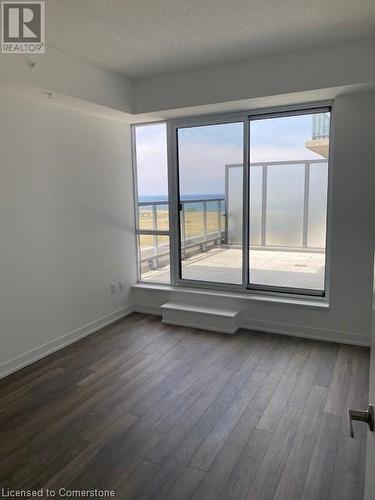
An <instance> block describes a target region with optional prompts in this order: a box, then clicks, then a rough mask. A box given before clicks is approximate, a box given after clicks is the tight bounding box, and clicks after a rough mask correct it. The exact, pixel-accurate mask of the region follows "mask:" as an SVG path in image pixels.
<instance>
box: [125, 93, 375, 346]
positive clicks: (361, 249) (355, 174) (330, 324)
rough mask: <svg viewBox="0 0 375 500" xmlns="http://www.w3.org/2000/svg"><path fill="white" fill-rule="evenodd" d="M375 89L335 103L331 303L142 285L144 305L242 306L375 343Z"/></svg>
mask: <svg viewBox="0 0 375 500" xmlns="http://www.w3.org/2000/svg"><path fill="white" fill-rule="evenodd" d="M374 138H375V93H374V92H364V93H357V94H353V95H343V96H340V97H338V98H337V99H336V102H335V106H334V134H333V141H332V155H333V162H332V168H333V171H332V173H333V176H332V199H331V209H332V231H331V240H330V241H331V253H330V276H329V278H330V290H329V291H330V297H329V300H330V308H329V309H327V310H325V309H321V308H319V309H317V308H313V307H301V306H297V305H288V304H285V303H284V304H271V303H269V302H264V301H252V300H249V299H248V298H243V299H242V298H238V297H236V298H228V297H225V296H219V297H217V296H216V297H213V296H212V295H210V294H207V293H204V294H199V293H197V292H193V291H189V292H185V291H181V292H178V291H173V292H171V291H164V292H163V291H150V290H149V289H147V288H135V289H134V290H133V301H134V304H135V308H136V309H137V310H139V311H149V312H159V306H160V305H161V304H162V303H164V302H166V301H168V300H171V299H173V300H174V301H176V300H181V301H183V302H187V303H195V304H205V305H215V306H218V307H220V306H222V307H228V306H230V305H233V306H236V307H237V306H238V307H239V308H240V309H241V311H242V319H241V325H242V326H246V327H249V328H259V329H264V330H268V331H276V332H284V333H290V334H296V335H306V336H311V337H318V338H327V339H332V340H338V341H349V342H355V343H359V344H369V342H370V324H371V307H372V264H373V262H372V259H373V250H374V244H375V196H374V188H375V140H374Z"/></svg>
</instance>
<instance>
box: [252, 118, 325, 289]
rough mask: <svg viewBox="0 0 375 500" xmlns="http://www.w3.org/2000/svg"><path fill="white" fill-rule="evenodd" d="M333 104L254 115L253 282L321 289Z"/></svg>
mask: <svg viewBox="0 0 375 500" xmlns="http://www.w3.org/2000/svg"><path fill="white" fill-rule="evenodd" d="M329 122H330V113H329V109H326V110H316V111H314V112H302V113H301V112H300V113H297V114H292V113H287V114H279V115H273V116H267V115H266V116H260V117H254V118H252V119H251V120H250V176H249V179H250V188H249V191H250V203H249V214H250V224H249V233H250V236H249V241H250V246H249V286H250V287H252V288H258V289H266V290H280V291H292V292H295V293H301V292H302V293H310V294H313V295H317V294H318V295H322V294H323V293H324V289H325V286H324V284H325V261H326V258H325V247H326V218H327V191H328V155H329V128H330V127H329Z"/></svg>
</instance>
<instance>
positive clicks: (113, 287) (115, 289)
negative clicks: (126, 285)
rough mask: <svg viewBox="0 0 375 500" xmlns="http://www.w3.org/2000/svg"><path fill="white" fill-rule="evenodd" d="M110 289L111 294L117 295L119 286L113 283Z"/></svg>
mask: <svg viewBox="0 0 375 500" xmlns="http://www.w3.org/2000/svg"><path fill="white" fill-rule="evenodd" d="M110 289H111V293H112V294H113V293H116V292H117V285H116V283H111V284H110Z"/></svg>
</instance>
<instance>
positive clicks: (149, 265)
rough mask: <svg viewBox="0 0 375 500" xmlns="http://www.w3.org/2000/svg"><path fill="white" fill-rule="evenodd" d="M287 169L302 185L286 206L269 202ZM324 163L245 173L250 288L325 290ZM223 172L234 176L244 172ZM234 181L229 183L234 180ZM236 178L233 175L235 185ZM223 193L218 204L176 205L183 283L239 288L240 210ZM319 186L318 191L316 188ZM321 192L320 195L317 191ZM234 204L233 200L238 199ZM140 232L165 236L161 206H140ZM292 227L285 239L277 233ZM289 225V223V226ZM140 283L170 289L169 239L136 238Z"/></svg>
mask: <svg viewBox="0 0 375 500" xmlns="http://www.w3.org/2000/svg"><path fill="white" fill-rule="evenodd" d="M291 166H292V167H294V168H293V172H295V173H300V174H301V175H300V176H299V177H300V178H301V182H299V183H298V185H296V186H291V187H288V188H287V189H289V190H290V196H291V204H290V206H282V205H280V203H279V204H278V202H275V199H274V194H273V191H272V178H273V176H275V173H278V172H280V170H279V169H288V168H290V167H291ZM327 166H328V164H327V162H326V161H324V160H300V161H291V162H269V163H254V164H251V165H250V184H251V189H250V198H251V199H250V204H251V207H252V210H251V217H250V238H249V239H250V254H249V259H250V266H249V267H250V281H251V282H253V283H261V284H262V285H270V286H271V285H272V286H280V287H291V288H306V289H311V290H324V269H325V218H326V198H324V197H323V198H322V197H321V196H320V197H319V196H318V195H317V193H318V192H319V193H320V192H324V191H326V185H327V177H328V176H327ZM227 168H230V169H231V172H235V171H236V170H235V169H237V174H238V173H239V174H240V173H241V172H242V165H230V166H227ZM233 177H234V176H233ZM238 177H239V176H238V175H237V178H238ZM227 179H228V183H229V185H228V186H227V187H226V194H225V195H224V196H221V197H213V196H212V197H205V198H203V197H195V198H192V199H185V200H182V202H181V212H180V213H181V215H180V219H181V228H182V229H181V236H180V239H181V268H182V275H183V277H184V279H187V280H198V281H208V282H222V283H232V284H239V283H241V282H242V230H241V229H240V228H241V224H240V223H239V220H241V218H242V209H241V206H240V205H239V204H238V200H236V199H235V196H234V195H233V194H231V193H236V190H235V189H231V188H230V182H231V175H227ZM322 184H324V185H323V189H321V188H322ZM317 186H319V189H317ZM237 198H238V196H237ZM139 221H140V222H139V224H140V229H142V230H143V231H145V230H153V231H155V230H160V229H163V230H166V229H168V203H167V201H147V202H146V201H144V202H141V203H139ZM285 221H290V229H289V230H288V231H287V234H285V235H284V232H283V231H281V230H280V227H281V225H282V224H284V225H285ZM293 221H295V223H293ZM139 238H140V245H139V247H140V267H141V276H142V281H144V282H157V283H169V280H170V276H169V265H170V262H169V237H168V236H166V235H164V236H159V235H155V234H153V235H151V234H150V235H147V234H142V235H140V236H139Z"/></svg>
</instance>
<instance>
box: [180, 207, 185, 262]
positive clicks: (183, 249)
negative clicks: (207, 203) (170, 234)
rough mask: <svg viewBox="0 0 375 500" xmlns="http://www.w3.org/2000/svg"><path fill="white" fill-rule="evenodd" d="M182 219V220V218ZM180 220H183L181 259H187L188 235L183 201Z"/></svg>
mask: <svg viewBox="0 0 375 500" xmlns="http://www.w3.org/2000/svg"><path fill="white" fill-rule="evenodd" d="M181 216H182V217H181ZM181 219H182V220H181ZM180 220H181V222H182V223H181V243H182V245H181V246H182V248H181V259H185V248H186V236H185V222H186V220H185V203H184V202H183V201H182V202H181V212H180Z"/></svg>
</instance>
